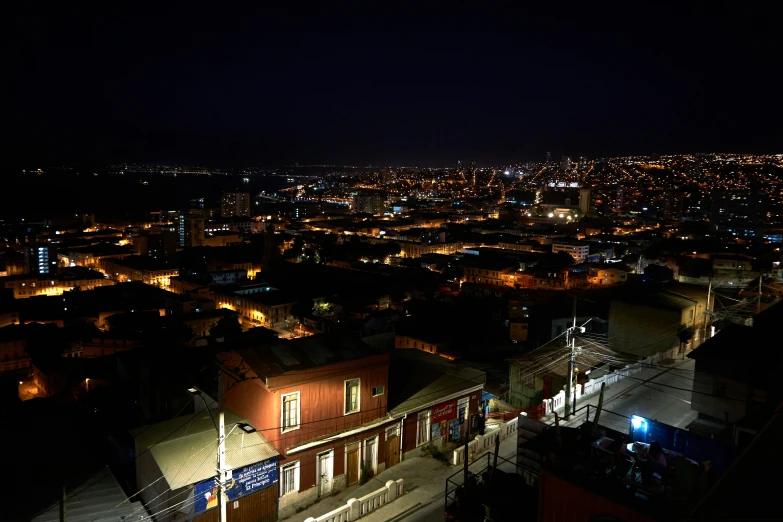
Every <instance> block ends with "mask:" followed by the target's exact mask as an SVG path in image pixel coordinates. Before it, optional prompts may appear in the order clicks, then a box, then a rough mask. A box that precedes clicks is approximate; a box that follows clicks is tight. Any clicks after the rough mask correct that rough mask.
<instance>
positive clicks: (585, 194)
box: [579, 188, 590, 215]
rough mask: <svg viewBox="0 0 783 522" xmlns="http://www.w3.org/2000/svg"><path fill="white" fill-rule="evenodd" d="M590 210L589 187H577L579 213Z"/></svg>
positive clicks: (583, 213) (585, 212)
mask: <svg viewBox="0 0 783 522" xmlns="http://www.w3.org/2000/svg"><path fill="white" fill-rule="evenodd" d="M589 211H590V189H589V188H582V189H579V213H580V214H582V215H585V214H587V213H588V212H589Z"/></svg>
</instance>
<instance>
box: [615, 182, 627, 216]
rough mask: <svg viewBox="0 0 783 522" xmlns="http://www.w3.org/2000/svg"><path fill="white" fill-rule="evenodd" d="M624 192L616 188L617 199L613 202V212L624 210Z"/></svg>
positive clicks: (621, 188)
mask: <svg viewBox="0 0 783 522" xmlns="http://www.w3.org/2000/svg"><path fill="white" fill-rule="evenodd" d="M625 190H626V189H625V188H624V187H617V198H616V199H615V202H614V209H615V210H622V209H623V208H625Z"/></svg>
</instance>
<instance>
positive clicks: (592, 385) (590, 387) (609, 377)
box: [543, 348, 679, 415]
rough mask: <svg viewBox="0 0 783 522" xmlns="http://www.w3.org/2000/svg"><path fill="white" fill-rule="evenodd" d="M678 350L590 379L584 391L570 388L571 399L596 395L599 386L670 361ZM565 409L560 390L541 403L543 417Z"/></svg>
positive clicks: (563, 395)
mask: <svg viewBox="0 0 783 522" xmlns="http://www.w3.org/2000/svg"><path fill="white" fill-rule="evenodd" d="M678 350H679V348H672V349H670V350H666V351H665V352H661V353H656V354H654V355H651V356H650V357H647V358H646V359H642V360H640V361H639V362H636V363H633V364H628V365H626V366H625V367H624V368H620V369H618V370H615V371H613V372H612V373H607V374H606V375H604V376H603V377H599V378H597V379H591V380H590V381H588V382H587V383H585V384H584V390H583V387H582V386H575V387H572V388H571V397H573V396H574V395H576V398H577V399H579V398H580V397H582V396H585V395H592V394H593V393H598V392H599V391H601V384H602V383H606V385H607V386H609V385H610V384H615V383H616V382H619V381H621V380H622V379H624V378H625V377H630V376H631V375H634V374H637V373H639V372H641V371H642V370H646V369H647V368H649V367H650V365H653V364H655V363H657V362H659V361H663V360H667V359H672V358H673V357H674V356H676V355H677V354H678V353H679V352H678ZM564 407H565V390H560V392H559V393H558V394H557V395H555V396H554V397H552V398H551V399H544V403H543V413H544V415H551V414H552V412H554V411H558V410H561V409H563V408H564Z"/></svg>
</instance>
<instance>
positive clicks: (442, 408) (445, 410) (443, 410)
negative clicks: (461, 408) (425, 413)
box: [430, 400, 457, 424]
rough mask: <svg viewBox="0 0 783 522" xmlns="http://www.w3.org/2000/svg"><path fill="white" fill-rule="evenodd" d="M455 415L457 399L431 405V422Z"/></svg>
mask: <svg viewBox="0 0 783 522" xmlns="http://www.w3.org/2000/svg"><path fill="white" fill-rule="evenodd" d="M456 417H457V401H456V400H452V401H447V402H442V403H440V404H438V405H437V406H433V407H432V418H431V420H430V422H431V423H433V424H434V423H436V422H442V421H445V420H451V419H454V418H456Z"/></svg>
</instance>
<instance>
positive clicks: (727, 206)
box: [712, 189, 764, 223]
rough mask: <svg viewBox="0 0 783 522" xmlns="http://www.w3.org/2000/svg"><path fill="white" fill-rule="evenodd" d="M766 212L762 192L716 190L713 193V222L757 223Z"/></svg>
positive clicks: (751, 190)
mask: <svg viewBox="0 0 783 522" xmlns="http://www.w3.org/2000/svg"><path fill="white" fill-rule="evenodd" d="M763 210H764V194H763V193H762V192H761V191H760V190H753V189H735V190H716V191H714V192H713V193H712V222H713V223H729V222H741V221H748V222H757V221H759V220H760V219H761V217H762V215H763Z"/></svg>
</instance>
